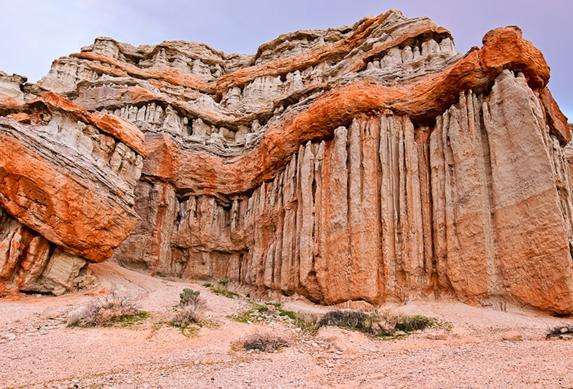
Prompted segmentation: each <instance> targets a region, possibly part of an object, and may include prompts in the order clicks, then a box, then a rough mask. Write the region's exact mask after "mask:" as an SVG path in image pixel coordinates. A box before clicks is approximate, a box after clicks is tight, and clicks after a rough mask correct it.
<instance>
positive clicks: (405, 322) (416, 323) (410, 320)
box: [394, 315, 437, 332]
mask: <svg viewBox="0 0 573 389" xmlns="http://www.w3.org/2000/svg"><path fill="white" fill-rule="evenodd" d="M436 324H437V322H436V320H435V319H432V318H430V317H426V316H422V315H414V316H400V317H399V318H398V320H397V322H396V324H395V325H394V328H395V329H396V330H397V331H403V332H413V331H421V330H425V329H426V328H430V327H434V326H436Z"/></svg>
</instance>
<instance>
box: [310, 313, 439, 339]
mask: <svg viewBox="0 0 573 389" xmlns="http://www.w3.org/2000/svg"><path fill="white" fill-rule="evenodd" d="M323 326H336V327H341V328H348V329H351V330H355V331H360V332H364V333H366V334H369V335H374V336H378V337H382V338H387V337H395V336H400V335H406V334H408V333H410V332H414V331H421V330H424V329H426V328H429V327H436V326H443V327H446V328H447V327H448V326H447V323H440V322H438V321H437V320H436V319H433V318H429V317H426V316H422V315H414V316H402V315H392V314H390V313H389V312H383V313H379V312H377V311H375V312H373V313H368V314H367V313H364V312H360V311H330V312H328V313H326V314H325V315H324V316H323V317H322V318H321V319H320V320H319V321H318V327H323Z"/></svg>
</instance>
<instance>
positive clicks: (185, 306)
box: [171, 288, 205, 329]
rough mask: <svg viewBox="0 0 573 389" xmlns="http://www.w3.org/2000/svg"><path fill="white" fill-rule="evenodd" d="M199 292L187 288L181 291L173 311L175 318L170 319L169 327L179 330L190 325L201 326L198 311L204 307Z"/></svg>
mask: <svg viewBox="0 0 573 389" xmlns="http://www.w3.org/2000/svg"><path fill="white" fill-rule="evenodd" d="M199 295H200V292H198V291H194V290H192V289H189V288H185V289H183V291H182V292H181V294H180V295H179V305H178V306H177V308H176V310H175V316H174V317H173V319H171V325H172V326H174V327H179V328H181V329H185V328H188V327H190V326H192V325H198V326H200V325H201V321H202V320H201V315H200V311H201V310H202V308H203V306H204V305H205V303H204V301H203V299H202V298H200V297H199Z"/></svg>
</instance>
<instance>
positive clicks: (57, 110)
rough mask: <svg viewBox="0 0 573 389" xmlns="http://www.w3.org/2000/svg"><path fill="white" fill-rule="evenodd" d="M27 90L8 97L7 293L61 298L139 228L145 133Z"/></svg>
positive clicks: (0, 185)
mask: <svg viewBox="0 0 573 389" xmlns="http://www.w3.org/2000/svg"><path fill="white" fill-rule="evenodd" d="M20 86H21V85H20V84H19V83H16V84H15V85H14V87H13V88H12V90H13V91H17V92H19V93H20V96H18V95H14V94H13V95H11V96H10V95H4V96H5V98H6V99H11V101H10V103H9V104H3V105H1V106H0V110H1V111H2V112H3V114H4V115H5V116H4V117H0V209H3V211H2V213H3V216H2V218H1V220H0V238H1V239H0V292H2V291H9V290H12V289H20V290H35V291H40V292H49V291H56V292H58V293H59V292H62V291H64V290H67V289H69V288H71V287H72V286H73V283H72V279H73V278H74V277H75V276H77V275H78V274H79V273H80V270H81V268H82V267H83V265H85V260H89V261H102V260H105V259H107V258H109V257H110V256H111V255H112V254H113V249H115V248H116V247H117V246H118V245H119V244H120V243H121V242H122V241H123V240H124V239H125V238H126V237H127V236H128V234H129V233H130V232H131V230H132V229H133V228H134V227H135V225H136V223H137V222H138V217H137V214H136V213H135V211H134V209H133V204H134V196H133V191H134V188H135V186H136V184H137V182H138V180H139V177H140V174H141V168H142V165H143V156H142V153H143V136H142V134H141V132H140V131H139V130H138V129H137V128H136V127H134V126H132V125H131V124H129V123H127V122H123V123H122V122H121V121H119V120H118V119H117V118H115V117H111V116H105V115H104V116H102V115H100V114H97V113H95V114H94V113H89V112H87V111H85V110H83V109H82V108H80V107H79V106H77V105H75V104H73V103H72V102H70V101H68V100H66V99H64V98H63V97H61V96H57V95H55V94H52V93H42V94H40V95H39V96H36V95H34V94H32V93H30V94H25V93H24V91H22V90H20ZM70 258H73V259H70ZM80 264H81V266H80ZM68 265H69V266H68ZM67 267H69V268H67ZM60 268H62V269H63V268H66V271H64V270H62V272H64V273H65V274H61V277H59V278H58V277H56V276H57V275H58V274H59V273H58V271H57V269H60ZM60 273H61V272H60ZM50 274H51V275H50ZM70 277H71V278H70ZM46 279H50V280H51V281H50V282H47V281H46ZM53 279H58V280H59V282H60V284H58V283H57V282H56V281H54V280H53Z"/></svg>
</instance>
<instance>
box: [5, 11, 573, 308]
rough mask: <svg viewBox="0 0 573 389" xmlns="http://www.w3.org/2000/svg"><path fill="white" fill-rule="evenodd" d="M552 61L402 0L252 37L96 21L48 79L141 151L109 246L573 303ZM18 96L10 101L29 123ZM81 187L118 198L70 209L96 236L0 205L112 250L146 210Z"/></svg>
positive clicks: (399, 293) (389, 289)
mask: <svg viewBox="0 0 573 389" xmlns="http://www.w3.org/2000/svg"><path fill="white" fill-rule="evenodd" d="M548 79H549V67H548V66H547V64H546V62H545V60H544V58H543V55H542V54H541V52H540V51H539V50H537V49H536V48H535V47H534V46H533V45H532V44H531V43H530V42H528V41H527V40H525V39H523V37H522V33H521V31H520V30H519V29H517V28H515V27H508V28H501V29H496V30H493V31H491V32H489V33H488V34H486V36H485V37H484V39H483V47H481V48H479V49H478V48H475V49H472V50H471V51H470V52H469V53H467V54H466V55H460V54H457V53H456V52H455V49H454V47H453V42H452V39H451V37H450V34H449V32H448V31H447V30H445V29H443V28H441V27H439V26H436V25H435V24H434V23H433V22H432V21H430V20H428V19H424V18H421V19H407V18H405V17H404V16H403V15H402V14H400V13H399V12H397V11H388V12H386V13H383V14H381V15H379V16H378V17H375V18H369V19H364V20H363V21H361V22H359V23H357V24H356V25H354V26H353V27H351V28H350V27H343V28H339V29H330V30H326V31H301V32H295V33H291V34H286V35H282V36H281V37H279V38H277V39H275V40H273V41H271V42H268V43H266V44H263V45H262V46H261V47H260V48H259V50H258V52H257V54H256V55H255V56H239V55H227V54H224V53H221V52H218V51H215V50H213V49H210V48H208V47H207V46H204V45H200V44H194V43H187V42H180V41H177V42H164V43H162V44H160V45H158V46H141V47H133V46H130V45H126V44H121V43H118V42H115V41H113V40H111V39H108V38H100V39H97V40H96V41H95V43H94V44H93V45H92V46H90V47H89V48H87V49H85V50H84V51H82V52H81V53H78V54H74V55H72V56H70V57H66V58H61V59H58V60H56V61H55V62H54V64H53V67H52V70H51V71H50V73H49V74H48V75H47V76H46V77H45V78H44V79H43V80H42V81H41V82H40V84H39V85H40V86H42V87H44V88H48V89H50V90H52V91H54V92H57V93H61V94H66V95H67V96H68V97H69V98H70V99H73V100H74V103H75V104H76V106H77V107H78V108H77V109H76V108H74V109H72V108H69V109H68V110H67V111H66V112H67V114H70V113H74V114H75V115H79V114H80V112H81V115H83V116H82V120H83V121H84V122H89V123H90V124H91V125H92V126H96V127H99V128H100V129H101V131H103V132H104V133H105V134H106V136H111V137H114V138H116V139H119V140H120V141H121V142H123V144H126V145H127V146H128V149H129V150H130V151H131V152H133V153H135V154H136V155H142V154H144V153H146V157H145V160H144V162H143V175H142V176H141V178H140V179H139V181H138V183H137V188H136V190H135V196H134V199H135V200H134V203H133V202H129V201H128V204H127V208H128V209H129V206H130V205H131V204H134V207H135V210H136V211H137V214H138V215H139V217H140V222H139V223H138V224H137V226H136V227H135V230H134V231H133V233H131V234H130V235H129V237H128V238H127V239H126V240H125V241H124V242H123V244H121V245H120V246H119V248H118V249H116V250H115V253H114V258H115V259H116V260H117V261H119V262H120V263H122V264H124V265H125V266H131V267H137V268H143V269H147V270H149V271H151V272H153V273H157V274H168V275H175V276H180V277H187V278H197V277H205V278H211V277H215V278H218V277H229V278H230V279H232V280H235V281H237V282H241V283H244V284H249V285H253V286H256V287H259V288H269V289H276V290H281V291H283V292H284V293H288V294H290V293H300V294H303V295H305V296H307V297H309V298H310V299H312V300H314V301H317V302H321V303H326V304H333V303H339V302H344V301H348V300H364V301H368V302H371V303H382V302H384V301H390V300H398V301H403V300H405V299H411V298H427V297H433V298H434V297H438V298H445V297H454V298H457V299H459V300H461V301H465V302H469V303H474V304H498V303H500V302H502V301H503V302H510V303H513V304H517V305H522V306H529V307H535V308H538V309H543V310H547V311H552V312H558V313H571V312H573V265H572V263H573V261H572V258H571V250H570V242H572V241H573V240H572V239H573V236H572V235H573V227H572V219H571V215H572V211H573V202H572V198H571V185H570V184H571V173H570V167H569V165H568V163H567V153H566V151H567V150H566V149H565V145H566V144H567V142H569V141H570V139H571V129H570V127H569V126H568V125H567V120H566V118H565V117H564V115H563V114H562V113H561V111H560V110H559V107H558V105H557V103H556V102H555V101H554V100H553V98H552V96H551V93H550V92H549V90H548V89H547V87H546V86H547V81H548ZM12 98H13V96H12ZM43 101H44V104H48V103H47V102H54V101H55V102H56V103H55V104H57V105H58V106H63V105H64V104H61V102H60V103H58V102H57V101H60V100H59V98H58V96H57V95H56V94H51V95H43ZM16 105H17V104H16ZM4 106H5V107H6V108H5V110H6V111H8V107H13V106H14V102H13V101H12V102H10V101H8V100H6V102H5V103H4ZM79 107H82V108H79ZM84 110H86V111H84ZM16 111H17V112H16ZM21 111H22V110H20V111H18V110H14V108H11V111H10V112H9V113H10V115H13V116H12V120H14V121H17V120H19V121H26V120H30V123H31V125H32V124H33V123H32V122H33V120H34V119H33V118H34V117H35V116H34V113H33V112H26V113H27V114H28V115H29V117H30V119H28V118H27V117H24V116H18V117H16V116H14V115H21V113H22V112H21ZM98 112H99V114H102V115H103V116H98V115H99V114H98ZM86 115H88V116H86ZM112 115H115V116H117V117H120V118H121V119H123V120H125V121H129V122H131V123H133V124H134V125H135V126H137V127H138V128H139V130H141V131H142V132H143V133H144V134H145V140H144V141H143V139H142V138H141V137H140V135H139V133H138V132H137V131H135V130H134V129H132V127H127V126H125V125H124V124H123V122H122V121H120V119H117V121H116V119H114V116H112ZM90 118H91V119H90ZM90 120H91V121H90ZM0 156H1V154H0ZM111 159H113V158H111ZM4 163H5V164H7V165H8V163H7V162H4ZM110 163H111V162H110ZM116 165H117V164H116ZM0 166H2V165H1V164H0ZM121 166H123V164H122V165H121ZM120 170H121V169H120ZM127 170H129V169H126V171H127ZM0 171H1V170H0ZM136 176H137V174H131V175H129V174H128V175H127V176H125V177H127V178H126V181H128V182H129V183H130V184H135V183H136V180H137V179H136V178H135V177H136ZM0 177H1V176H0ZM89 181H93V180H91V179H90V180H89ZM96 182H97V181H96ZM107 188H108V191H110V192H112V193H118V192H117V190H118V189H117V188H123V187H122V185H121V184H120V183H118V182H114V183H110V185H108V186H107ZM114 188H115V189H114ZM129 188H131V187H129V185H128V189H129ZM128 189H127V190H126V191H125V192H128V191H129V190H128ZM90 193H106V191H101V190H99V191H95V190H91V191H90ZM59 196H60V195H59V194H57V193H53V192H48V193H47V194H46V195H45V198H49V199H53V200H51V201H54V202H57V201H58V199H59V198H60V197H59ZM96 197H97V196H96ZM118 197H119V198H122V199H123V198H125V197H124V194H119V195H118ZM84 198H85V199H89V200H85V201H88V202H89V203H90V204H96V207H97V209H100V210H105V211H106V212H108V211H109V212H108V213H109V214H108V215H106V216H105V217H104V218H102V219H101V220H98V222H101V223H102V224H103V225H106V226H112V227H110V228H108V229H105V228H104V229H105V230H106V232H107V235H105V238H106V239H102V238H101V237H102V236H104V235H103V233H102V231H103V230H104V229H100V228H99V227H98V226H99V224H98V223H93V222H91V220H92V219H93V216H90V215H89V212H86V218H84V219H83V221H82V220H74V221H73V222H71V223H75V225H76V227H74V230H73V231H80V234H76V235H77V236H78V237H81V239H77V238H76V239H75V240H74V239H67V240H64V239H63V237H65V236H66V235H65V234H63V233H60V235H55V234H53V231H59V230H58V229H57V228H56V227H55V226H53V225H51V224H49V225H50V228H44V230H41V228H40V227H43V226H44V225H45V224H47V223H37V224H32V223H30V222H26V220H25V219H24V218H23V217H22V216H20V217H18V215H17V212H15V211H14V210H11V209H9V208H8V206H7V205H4V204H2V205H3V206H4V207H5V208H6V209H7V210H8V211H9V212H10V214H11V215H13V217H16V219H17V220H18V221H19V222H22V223H24V224H25V225H26V226H27V227H29V228H30V229H32V231H33V232H34V233H38V234H40V235H41V237H43V239H47V240H48V241H49V242H52V243H53V244H55V245H57V246H58V247H61V249H62V250H64V251H67V252H70V253H74V254H78V255H81V256H83V257H86V258H90V259H92V260H101V259H103V258H105V257H108V256H109V254H110V253H111V251H112V250H113V249H114V248H115V247H116V246H117V244H118V241H120V240H121V239H123V238H121V237H125V236H127V235H128V233H129V230H131V228H132V227H133V225H134V223H132V224H130V223H129V222H128V221H126V220H123V219H121V216H122V215H123V214H121V212H120V213H117V210H118V208H117V206H114V205H113V204H112V205H110V204H107V203H105V202H104V203H102V202H98V201H99V200H100V199H99V198H93V199H92V198H91V197H89V196H82V200H83V199H84ZM62 199H63V197H62ZM111 199H114V197H111ZM106 200H107V201H109V200H110V197H106ZM62 201H66V202H68V203H75V202H77V201H78V200H77V199H65V200H62ZM83 209H86V207H85V206H83V205H80V206H78V212H80V210H83ZM88 209H89V207H88ZM122 209H123V210H125V208H122ZM48 213H50V214H53V211H50V212H48ZM14 215H15V216H14ZM77 219H80V217H78V218H77ZM58 220H60V219H58ZM86 220H89V221H90V222H86ZM130 220H134V219H131V218H130ZM82 223H85V224H86V225H87V226H89V227H90V228H92V230H89V229H85V228H83V227H82V226H81V225H82ZM64 224H66V223H64ZM66 225H68V224H66ZM50 234H52V235H50ZM84 235H85V237H84ZM90 237H94V240H95V237H99V239H98V241H99V242H100V246H99V247H98V246H95V245H92V244H91V240H90ZM57 239H59V240H57ZM36 251H38V250H36Z"/></svg>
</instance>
